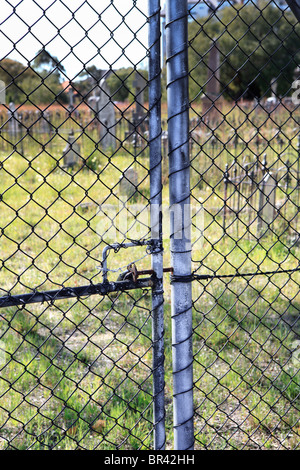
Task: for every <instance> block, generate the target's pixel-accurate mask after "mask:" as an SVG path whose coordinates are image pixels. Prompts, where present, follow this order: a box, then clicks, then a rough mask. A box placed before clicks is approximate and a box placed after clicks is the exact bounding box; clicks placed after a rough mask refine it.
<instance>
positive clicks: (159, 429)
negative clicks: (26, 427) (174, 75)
mask: <svg viewBox="0 0 300 470" xmlns="http://www.w3.org/2000/svg"><path fill="white" fill-rule="evenodd" d="M149 21H150V24H149V52H150V55H149V147H150V205H151V238H152V239H153V240H155V241H156V243H155V244H154V250H153V254H152V269H153V271H154V272H155V274H156V277H157V280H156V283H155V285H154V287H153V288H152V339H153V395H154V403H153V414H154V449H155V450H163V449H164V448H165V442H166V435H165V398H164V388H165V387H164V386H165V373H164V305H163V303H164V296H163V252H162V153H161V134H162V129H161V54H160V40H161V31H160V0H149Z"/></svg>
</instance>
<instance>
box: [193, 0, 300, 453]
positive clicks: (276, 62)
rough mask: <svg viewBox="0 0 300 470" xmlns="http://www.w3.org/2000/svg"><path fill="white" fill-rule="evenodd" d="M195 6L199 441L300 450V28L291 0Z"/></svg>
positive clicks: (195, 298)
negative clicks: (299, 92)
mask: <svg viewBox="0 0 300 470" xmlns="http://www.w3.org/2000/svg"><path fill="white" fill-rule="evenodd" d="M194 11H195V7H194V6H193V7H192V8H191V9H190V10H189V20H190V28H189V52H188V53H189V60H190V63H189V79H190V84H189V88H190V112H191V116H190V156H191V188H192V191H191V192H192V199H193V201H194V202H195V203H197V202H198V201H201V204H202V210H203V211H204V230H203V237H204V240H203V243H202V244H201V247H200V248H197V243H196V244H195V245H194V249H193V253H192V259H193V263H192V269H193V278H194V279H195V282H194V283H193V307H194V313H193V346H194V356H193V357H194V409H195V415H194V426H195V433H194V435H195V447H196V448H203V447H204V448H208V449H297V448H299V418H300V416H299V392H300V388H299V385H300V383H299V361H298V348H299V225H298V212H299V106H298V105H299V102H298V100H297V97H296V95H295V89H296V86H297V85H296V82H295V81H296V80H297V79H298V73H299V68H298V66H299V52H298V50H299V49H298V44H299V41H300V35H299V34H300V30H299V25H298V21H297V19H296V18H295V16H294V15H293V13H292V12H291V10H290V9H289V8H288V6H287V4H286V3H285V2H254V1H253V2H230V4H227V5H226V6H225V5H221V4H218V5H215V7H212V8H211V10H210V11H209V13H208V14H207V15H206V16H205V17H199V16H197V14H196V15H195V14H194V13H193V12H194Z"/></svg>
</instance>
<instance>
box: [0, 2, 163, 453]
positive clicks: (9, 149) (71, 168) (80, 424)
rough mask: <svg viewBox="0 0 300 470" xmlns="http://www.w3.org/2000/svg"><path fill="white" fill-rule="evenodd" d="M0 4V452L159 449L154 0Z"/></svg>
mask: <svg viewBox="0 0 300 470" xmlns="http://www.w3.org/2000/svg"><path fill="white" fill-rule="evenodd" d="M2 3H3V5H2V7H1V14H0V15H1V20H0V23H1V27H0V34H1V44H2V46H1V47H2V49H1V61H0V77H1V80H2V82H3V84H4V87H5V95H6V96H5V99H4V100H2V102H1V106H0V120H1V123H0V124H1V137H0V139H1V148H0V161H1V167H0V168H1V169H0V179H1V202H0V206H1V209H0V211H1V240H0V244H1V269H0V277H1V300H0V307H2V308H1V310H0V315H1V317H0V318H1V320H0V340H1V342H0V347H1V378H0V396H1V411H0V416H1V418H0V448H1V449H2V448H3V449H102V450H105V449H117V450H124V449H150V448H152V446H153V429H154V427H153V426H154V425H153V410H152V408H153V401H154V398H153V390H152V386H153V365H152V356H153V351H152V347H153V342H152V331H151V329H152V309H151V295H150V293H151V290H150V291H149V289H148V288H147V285H146V284H145V285H144V286H143V281H141V282H140V283H139V282H137V283H136V284H135V285H133V289H134V290H131V291H129V292H128V289H127V287H128V282H127V281H126V282H127V283H126V282H125V284H126V286H125V287H126V292H123V290H124V289H125V287H124V289H122V288H121V287H120V285H121V284H122V282H121V283H120V282H119V283H118V284H117V283H116V281H117V280H118V276H120V277H121V278H122V279H124V276H125V274H124V272H125V273H127V266H128V265H129V264H131V263H134V262H136V263H137V266H138V269H142V268H148V269H149V268H150V267H151V263H150V261H151V256H150V255H151V250H149V246H148V245H146V241H147V240H148V239H149V238H150V226H149V207H150V206H149V201H150V192H149V116H148V85H149V81H148V70H147V60H148V54H149V47H148V21H149V20H148V13H147V2H145V1H143V0H141V1H130V2H122V1H118V0H115V1H103V2H100V3H101V5H100V4H99V2H96V1H94V0H91V1H85V0H84V1H83V0H80V1H78V0H76V1H74V2H71V3H72V5H71V4H70V2H62V1H54V2H53V1H51V2H50V1H43V2H35V1H33V0H23V1H19V2H9V1H5V2H2ZM1 96H2V95H1ZM136 240H137V243H136V244H135V241H136ZM143 241H145V244H144V245H143ZM129 242H133V247H132V248H130V249H127V250H126V249H125V248H124V243H129ZM112 246H113V248H114V250H112V251H111V252H110V253H109V256H108V258H107V260H106V264H107V265H106V268H107V270H106V284H105V286H104V288H103V286H102V287H101V288H100V287H99V283H100V284H101V283H102V276H103V269H102V268H103V266H102V264H101V263H102V262H103V250H104V249H105V248H107V247H112ZM122 275H123V277H122ZM127 277H128V273H127ZM131 282H132V280H131ZM112 283H113V284H112ZM116 286H117V287H116ZM111 289H112V290H111ZM92 294H93V295H92Z"/></svg>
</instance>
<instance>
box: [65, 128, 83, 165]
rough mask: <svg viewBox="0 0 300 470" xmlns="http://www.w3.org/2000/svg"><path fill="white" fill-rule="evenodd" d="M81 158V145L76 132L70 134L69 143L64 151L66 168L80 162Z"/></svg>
mask: <svg viewBox="0 0 300 470" xmlns="http://www.w3.org/2000/svg"><path fill="white" fill-rule="evenodd" d="M79 159H80V145H79V144H78V142H76V137H75V136H74V134H73V133H72V134H70V135H69V138H68V143H67V145H66V147H65V149H64V152H63V164H64V167H66V168H73V166H75V165H77V164H78V163H79Z"/></svg>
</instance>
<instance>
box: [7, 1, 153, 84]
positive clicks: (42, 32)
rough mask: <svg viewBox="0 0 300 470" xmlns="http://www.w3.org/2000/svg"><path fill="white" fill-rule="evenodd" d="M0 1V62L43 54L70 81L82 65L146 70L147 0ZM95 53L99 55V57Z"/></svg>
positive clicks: (20, 60) (25, 61)
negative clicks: (52, 58)
mask: <svg viewBox="0 0 300 470" xmlns="http://www.w3.org/2000/svg"><path fill="white" fill-rule="evenodd" d="M133 3H134V2H133V0H113V2H112V1H111V0H36V1H34V0H0V60H2V59H4V58H10V59H14V60H18V61H19V62H22V63H24V64H27V63H28V62H32V61H33V60H34V58H35V56H36V54H37V52H38V51H39V50H40V49H41V48H42V47H43V46H45V48H46V50H47V51H48V52H49V53H50V54H52V55H54V56H56V57H58V59H59V60H60V61H61V63H62V65H63V66H64V67H65V69H66V71H67V75H68V78H69V79H70V80H72V79H74V78H75V77H76V76H77V75H78V74H79V73H80V71H81V70H82V69H83V64H85V65H92V64H94V65H96V66H97V67H98V68H100V69H103V70H106V69H108V68H109V67H110V65H111V66H112V67H113V68H114V69H117V68H120V67H128V66H130V65H133V64H138V65H139V66H141V67H144V68H145V67H146V66H147V47H148V23H147V14H148V0H136V6H135V7H134V6H133ZM99 52H100V53H99Z"/></svg>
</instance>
